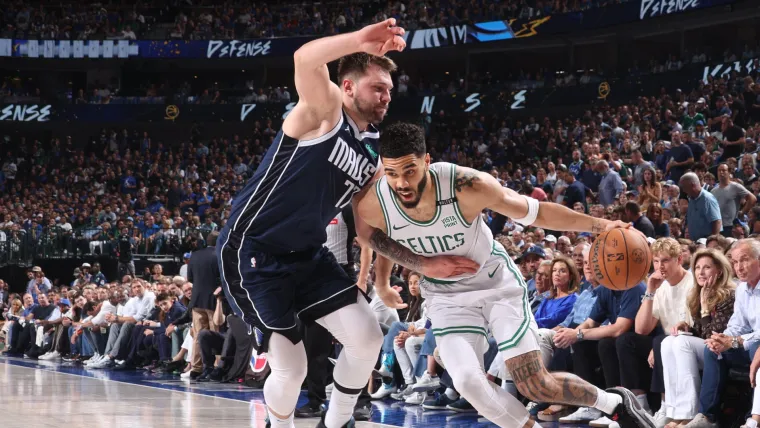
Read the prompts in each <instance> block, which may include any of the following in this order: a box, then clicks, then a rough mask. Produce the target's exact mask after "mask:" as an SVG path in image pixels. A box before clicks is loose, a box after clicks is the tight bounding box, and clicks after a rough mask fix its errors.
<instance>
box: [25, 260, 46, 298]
mask: <svg viewBox="0 0 760 428" xmlns="http://www.w3.org/2000/svg"><path fill="white" fill-rule="evenodd" d="M51 288H53V284H51V283H50V280H49V279H47V278H45V274H44V273H43V272H42V268H41V267H39V266H35V267H33V268H32V271H31V275H29V282H28V283H27V285H26V292H27V293H29V294H31V295H32V297H33V298H34V302H35V303H37V297H38V296H39V295H40V294H43V293H47V292H48V291H50V289H51Z"/></svg>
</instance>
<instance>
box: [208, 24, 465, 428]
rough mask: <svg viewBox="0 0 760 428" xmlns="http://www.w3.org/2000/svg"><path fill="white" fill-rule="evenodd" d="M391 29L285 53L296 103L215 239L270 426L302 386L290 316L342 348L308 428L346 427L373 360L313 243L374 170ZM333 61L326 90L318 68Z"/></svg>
mask: <svg viewBox="0 0 760 428" xmlns="http://www.w3.org/2000/svg"><path fill="white" fill-rule="evenodd" d="M395 24H396V21H395V19H392V18H391V19H388V20H386V21H383V22H380V23H377V24H374V25H370V26H368V27H365V28H363V29H361V30H359V31H357V32H354V33H348V34H342V35H338V36H333V37H325V38H321V39H318V40H314V41H312V42H309V43H307V44H305V45H304V46H303V47H301V48H300V49H299V50H298V51H297V52H296V54H295V58H294V59H295V84H296V90H297V91H298V104H297V105H296V106H295V107H294V108H293V110H292V111H291V112H290V114H289V115H288V116H287V118H286V119H285V121H284V122H283V125H282V130H280V132H279V133H278V134H277V136H276V137H275V141H274V143H273V144H272V146H271V147H270V148H269V150H268V151H267V153H266V155H265V156H264V159H263V161H262V163H261V165H260V166H259V168H258V169H257V170H256V172H255V173H254V175H253V177H252V178H251V179H250V180H249V182H248V183H247V184H246V186H245V187H244V188H243V190H242V191H241V192H240V193H239V194H238V195H237V196H236V197H235V199H234V201H233V204H232V212H231V214H230V218H229V220H228V222H227V224H226V225H225V227H224V229H223V230H222V232H221V234H220V237H219V242H221V243H222V244H221V245H220V246H218V247H217V252H218V256H219V264H220V270H221V273H222V284H223V288H224V292H225V295H226V296H227V299H228V301H229V303H230V306H231V307H232V309H233V311H234V312H235V313H236V314H237V315H239V316H241V317H243V319H245V321H246V322H247V323H248V324H249V325H251V326H252V327H253V328H254V330H255V333H256V337H257V342H258V344H259V349H260V350H266V351H267V352H268V360H269V364H270V367H271V369H272V373H271V374H270V376H269V377H268V378H267V381H266V383H265V385H264V398H265V400H266V404H267V410H268V415H269V423H270V424H271V426H272V427H273V428H280V427H282V428H292V427H293V426H294V425H293V410H294V408H295V406H296V402H297V400H298V396H299V393H300V388H301V384H302V382H303V380H304V378H305V376H306V367H307V362H306V353H305V351H304V346H303V342H302V341H301V338H300V335H299V334H298V329H297V327H296V317H298V318H299V319H300V320H301V321H302V322H304V323H312V322H318V323H319V324H320V325H322V326H323V327H325V328H326V329H327V330H328V331H329V332H330V333H331V334H332V335H333V336H334V337H335V338H336V339H337V340H338V341H340V342H341V343H342V344H343V346H344V348H343V352H341V354H340V357H339V358H338V362H337V364H336V366H335V370H334V372H333V379H334V389H333V392H332V396H331V400H330V405H329V409H328V411H327V412H326V414H325V415H324V416H323V418H322V420H321V421H320V422H319V425H318V427H326V428H340V427H344V426H351V425H352V424H353V421H352V418H351V415H352V412H353V409H354V404H355V403H356V400H357V397H358V395H359V393H360V392H361V389H362V387H364V385H365V384H366V383H367V379H368V378H369V376H370V374H371V372H372V369H373V367H374V365H375V362H376V360H377V356H378V352H379V350H380V346H381V343H382V339H383V337H382V333H381V331H380V327H379V325H378V323H377V321H376V320H375V317H374V315H373V313H372V310H371V309H370V307H369V304H368V303H367V300H366V299H365V298H364V296H362V295H361V293H359V291H358V288H357V287H356V285H355V283H354V281H352V280H351V279H349V277H348V275H346V273H345V272H344V271H343V269H341V267H340V265H339V264H338V263H337V261H336V260H335V257H334V256H333V255H332V254H331V253H330V252H329V251H328V250H327V248H324V247H323V246H322V244H323V243H324V242H325V240H326V236H325V229H326V227H327V225H328V224H329V222H330V221H331V220H332V219H333V218H335V216H336V215H337V214H338V212H340V210H341V209H342V208H343V207H344V206H346V205H348V204H349V203H351V200H352V198H353V197H354V195H355V194H357V193H359V192H361V191H362V190H364V189H366V188H368V187H369V186H370V185H371V184H372V182H373V181H374V180H375V179H376V178H377V176H378V175H380V174H381V172H380V171H382V168H381V167H379V166H378V137H379V134H378V131H377V129H376V128H375V124H377V123H379V122H381V121H382V119H383V117H384V116H385V114H386V112H387V111H388V105H389V103H390V100H391V96H390V91H391V89H392V87H393V82H392V80H391V72H393V71H394V70H395V69H396V65H395V64H394V63H393V61H391V60H390V59H388V58H386V57H385V56H384V55H385V54H386V53H387V52H389V51H401V50H403V49H404V47H405V46H406V44H405V42H404V39H403V38H402V37H401V36H403V34H404V30H403V29H402V28H400V27H396V26H395ZM338 59H340V62H339V64H338V85H336V84H334V83H332V82H331V81H330V76H329V72H328V68H327V64H328V63H329V62H331V61H335V60H338ZM360 223H361V222H360V221H357V224H356V229H357V232H358V233H359V239H360V240H362V242H364V243H367V242H370V238H371V237H374V238H375V239H374V241H372V242H382V232H379V231H375V230H374V229H372V228H370V227H369V226H367V225H366V224H365V223H361V224H360ZM378 233H379V234H380V235H378ZM373 234H374V235H373ZM391 244H393V243H391ZM371 245H372V246H373V247H376V245H374V244H371ZM398 247H400V244H399V245H398ZM399 250H403V248H395V247H394V246H393V245H391V246H388V245H385V246H384V247H383V248H382V251H379V255H380V256H383V255H387V256H389V257H391V258H392V259H394V258H397V256H394V255H395V254H403V253H402V252H400V251H399ZM397 261H398V262H401V263H404V260H397ZM376 263H377V264H378V265H377V266H380V267H382V266H386V267H387V264H389V263H390V261H388V260H387V259H385V258H383V257H378V259H377V261H376ZM478 267H479V266H478V264H477V263H475V262H472V261H470V260H467V259H464V258H461V257H437V258H432V259H426V260H425V265H424V266H421V269H418V270H419V271H421V272H423V274H425V275H428V276H433V277H438V278H441V277H443V278H447V277H449V276H452V275H458V274H461V273H463V272H475V271H477V269H478ZM380 297H381V298H382V299H383V301H384V302H386V304H388V305H389V307H394V308H397V307H400V306H401V304H398V303H397V301H398V300H399V298H398V293H396V292H395V291H392V289H391V291H389V292H387V293H385V294H384V295H380Z"/></svg>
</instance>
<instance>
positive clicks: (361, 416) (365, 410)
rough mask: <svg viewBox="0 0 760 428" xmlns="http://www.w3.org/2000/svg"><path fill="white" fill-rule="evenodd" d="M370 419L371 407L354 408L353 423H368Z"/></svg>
mask: <svg viewBox="0 0 760 428" xmlns="http://www.w3.org/2000/svg"><path fill="white" fill-rule="evenodd" d="M371 417H372V405H369V404H368V405H364V406H357V407H355V408H354V420H355V421H368V420H369V419H370V418H371Z"/></svg>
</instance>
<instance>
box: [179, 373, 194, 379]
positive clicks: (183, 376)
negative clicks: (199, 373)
mask: <svg viewBox="0 0 760 428" xmlns="http://www.w3.org/2000/svg"><path fill="white" fill-rule="evenodd" d="M190 373H191V372H184V373H182V374H181V375H179V377H180V379H190Z"/></svg>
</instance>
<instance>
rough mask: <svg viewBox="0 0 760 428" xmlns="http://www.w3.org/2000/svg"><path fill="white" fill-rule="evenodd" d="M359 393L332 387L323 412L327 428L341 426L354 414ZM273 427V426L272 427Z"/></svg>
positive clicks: (338, 427)
mask: <svg viewBox="0 0 760 428" xmlns="http://www.w3.org/2000/svg"><path fill="white" fill-rule="evenodd" d="M357 398H359V394H350V395H349V394H346V393H345V392H342V391H341V390H339V389H338V388H333V392H332V395H331V396H330V404H329V405H328V407H327V414H325V426H326V427H327V428H341V427H342V426H343V425H345V424H346V422H348V421H349V420H351V416H353V414H354V406H356V399H357ZM272 428H274V427H272Z"/></svg>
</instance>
